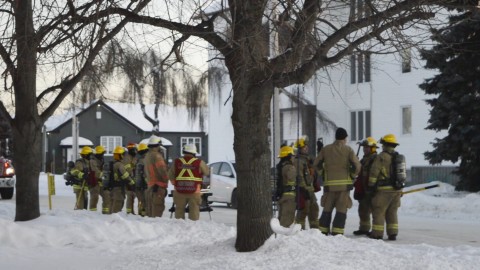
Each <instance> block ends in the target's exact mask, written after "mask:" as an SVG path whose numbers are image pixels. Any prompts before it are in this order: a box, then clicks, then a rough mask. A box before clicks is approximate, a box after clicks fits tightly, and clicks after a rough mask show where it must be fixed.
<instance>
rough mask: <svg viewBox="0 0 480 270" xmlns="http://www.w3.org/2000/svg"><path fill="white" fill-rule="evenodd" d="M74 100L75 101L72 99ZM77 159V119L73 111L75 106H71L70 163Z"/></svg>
mask: <svg viewBox="0 0 480 270" xmlns="http://www.w3.org/2000/svg"><path fill="white" fill-rule="evenodd" d="M74 100H75V99H74ZM77 158H78V119H77V113H76V111H75V105H73V116H72V161H75V160H77Z"/></svg>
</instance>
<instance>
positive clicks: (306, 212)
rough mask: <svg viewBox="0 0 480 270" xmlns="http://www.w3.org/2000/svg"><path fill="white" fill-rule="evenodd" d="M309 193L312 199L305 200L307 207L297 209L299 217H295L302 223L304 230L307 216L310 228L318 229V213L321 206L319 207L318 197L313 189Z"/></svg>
mask: <svg viewBox="0 0 480 270" xmlns="http://www.w3.org/2000/svg"><path fill="white" fill-rule="evenodd" d="M308 195H309V197H310V199H309V200H306V201H305V208H303V209H301V210H298V211H297V217H296V219H295V221H296V222H297V223H298V224H300V225H302V230H305V219H306V218H307V217H308V224H309V225H310V229H318V213H319V211H320V208H319V207H318V203H317V197H315V192H313V190H309V191H308Z"/></svg>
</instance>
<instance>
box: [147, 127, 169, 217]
mask: <svg viewBox="0 0 480 270" xmlns="http://www.w3.org/2000/svg"><path fill="white" fill-rule="evenodd" d="M160 147H161V139H160V138H159V137H157V136H155V135H152V136H151V137H150V139H149V140H148V152H147V154H146V155H145V159H144V164H145V168H144V172H145V177H146V179H147V185H148V188H147V191H146V192H145V201H146V214H147V216H149V217H161V216H162V215H163V211H164V210H165V196H166V195H167V188H168V168H167V164H166V163H165V160H164V159H163V155H162V153H161V152H160V151H161V150H160Z"/></svg>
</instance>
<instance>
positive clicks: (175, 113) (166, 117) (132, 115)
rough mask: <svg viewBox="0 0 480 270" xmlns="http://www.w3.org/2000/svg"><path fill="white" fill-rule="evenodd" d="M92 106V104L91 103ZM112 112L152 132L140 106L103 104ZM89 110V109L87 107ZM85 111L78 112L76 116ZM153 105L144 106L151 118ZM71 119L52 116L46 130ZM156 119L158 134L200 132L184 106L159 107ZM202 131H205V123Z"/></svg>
mask: <svg viewBox="0 0 480 270" xmlns="http://www.w3.org/2000/svg"><path fill="white" fill-rule="evenodd" d="M92 104H93V103H92ZM105 104H106V105H107V106H108V107H110V108H111V109H112V110H113V111H114V112H116V113H117V114H119V115H121V116H122V117H124V118H125V119H127V120H128V121H130V122H131V123H132V124H134V125H135V126H136V127H138V128H139V129H141V130H143V131H152V130H153V126H152V124H151V123H150V122H149V121H148V120H147V119H145V117H144V116H143V113H142V110H141V108H140V104H132V103H105ZM87 108H90V107H87ZM83 110H85V109H82V110H79V111H78V112H77V115H78V114H79V113H81V111H83ZM154 110H155V105H154V104H148V105H145V111H146V112H147V114H148V115H149V116H150V117H152V118H153V116H154ZM71 118H72V111H68V112H67V113H65V114H62V115H53V116H51V117H50V118H49V119H48V120H47V121H46V122H45V126H46V127H47V130H53V129H55V128H57V127H59V126H60V125H62V124H63V123H65V122H67V121H69V120H70V119H71ZM158 118H159V120H160V124H159V130H160V132H201V131H202V129H201V127H200V120H199V118H198V117H197V118H196V119H194V120H192V119H190V118H189V114H188V110H187V108H186V107H185V106H177V107H172V106H168V105H160V107H159V109H158ZM204 129H205V130H207V126H206V123H204Z"/></svg>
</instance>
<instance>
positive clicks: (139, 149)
mask: <svg viewBox="0 0 480 270" xmlns="http://www.w3.org/2000/svg"><path fill="white" fill-rule="evenodd" d="M146 149H148V145H146V144H145V143H140V144H139V145H138V146H137V150H138V151H142V150H146Z"/></svg>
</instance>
